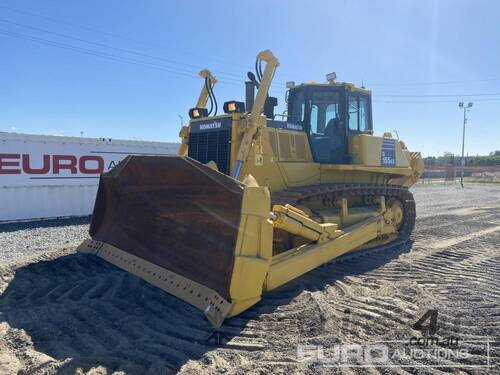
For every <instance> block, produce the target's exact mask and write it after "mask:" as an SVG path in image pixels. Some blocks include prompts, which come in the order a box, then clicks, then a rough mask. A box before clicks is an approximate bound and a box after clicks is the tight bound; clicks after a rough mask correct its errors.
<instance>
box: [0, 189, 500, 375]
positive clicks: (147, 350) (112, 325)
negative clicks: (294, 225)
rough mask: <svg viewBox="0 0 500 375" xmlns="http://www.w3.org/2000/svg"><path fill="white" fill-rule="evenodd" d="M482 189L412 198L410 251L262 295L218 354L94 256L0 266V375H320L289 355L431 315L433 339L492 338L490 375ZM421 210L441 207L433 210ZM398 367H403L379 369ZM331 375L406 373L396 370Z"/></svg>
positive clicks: (494, 280) (400, 334) (490, 253)
mask: <svg viewBox="0 0 500 375" xmlns="http://www.w3.org/2000/svg"><path fill="white" fill-rule="evenodd" d="M429 189H430V190H431V192H432V194H430V192H429ZM481 189H483V187H474V188H470V190H469V191H468V192H467V191H466V192H465V193H464V194H465V195H463V196H459V197H458V198H456V197H454V198H450V191H449V188H441V187H425V188H422V187H420V188H419V187H417V188H416V189H415V197H416V200H417V210H418V217H417V225H416V229H415V232H414V234H413V241H414V242H413V243H412V244H411V245H406V246H400V247H399V248H397V249H391V250H389V251H387V252H375V253H370V254H366V255H365V256H362V257H357V258H353V259H351V260H348V261H343V262H333V263H330V264H327V265H325V266H322V267H320V268H318V269H317V270H314V271H312V272H310V273H308V274H306V275H304V276H303V277H301V278H299V279H297V280H294V281H292V282H291V283H290V284H288V285H286V286H284V287H282V288H281V289H279V290H277V291H275V292H272V293H269V294H268V295H266V296H265V297H264V299H263V300H262V301H261V302H259V303H258V304H257V305H256V306H254V307H253V308H251V309H250V310H247V311H246V312H244V313H243V314H241V315H240V316H238V317H235V318H233V319H229V320H228V321H227V322H226V323H225V325H224V331H225V333H226V334H227V335H228V336H229V338H230V339H231V340H230V341H229V343H228V344H227V345H226V346H222V347H215V346H214V345H213V344H211V343H208V342H207V341H206V338H207V336H208V335H209V334H210V333H211V329H210V326H209V324H208V323H207V322H206V321H205V320H204V319H203V317H202V314H201V313H200V312H199V311H198V310H196V309H194V308H192V307H191V306H189V305H187V304H186V303H184V302H182V301H180V300H177V299H176V298H174V297H172V296H170V295H168V294H166V293H164V292H162V291H160V290H158V289H156V288H154V287H152V286H150V285H148V284H146V283H145V282H143V281H141V280H139V279H138V278H136V277H134V276H131V275H129V274H127V273H125V272H123V271H121V270H119V269H117V268H115V267H114V266H112V265H110V264H107V263H106V262H104V261H102V260H100V259H98V258H96V257H93V256H88V255H81V254H72V253H70V254H68V252H67V251H66V252H63V253H61V256H60V257H57V256H53V257H49V258H48V259H46V260H45V261H43V258H42V261H39V262H31V263H28V264H24V265H22V266H20V267H17V269H14V268H6V269H3V270H2V271H1V274H0V277H1V279H2V280H3V284H4V285H3V288H2V289H4V288H5V291H4V293H3V294H2V295H1V296H0V313H1V314H0V345H1V346H0V348H1V349H2V350H3V352H5V353H8V354H9V355H13V356H15V358H16V359H17V361H18V362H19V363H18V364H13V365H12V368H13V369H14V368H15V367H16V366H17V369H19V370H22V371H23V374H36V375H39V374H56V373H62V374H73V373H76V372H77V369H79V370H78V371H81V373H92V374H94V373H96V374H99V373H106V372H105V371H107V373H113V372H119V371H122V372H124V373H126V374H164V373H173V372H177V371H179V370H180V371H181V372H183V373H193V374H195V373H200V372H205V373H214V374H215V373H220V372H227V373H235V372H236V373H242V374H243V373H246V372H257V373H258V372H262V373H265V372H278V373H279V372H282V373H297V374H298V373H304V372H306V373H307V372H308V373H325V374H326V373H331V372H332V369H331V368H325V367H321V366H319V365H315V364H308V363H298V362H297V344H313V345H322V346H323V347H324V348H325V351H328V350H329V349H331V348H333V347H334V346H335V345H338V344H346V343H347V344H360V345H369V344H371V343H376V342H379V341H380V340H397V339H403V338H408V337H411V336H414V335H417V334H418V332H416V331H414V330H413V329H412V325H413V323H415V322H416V321H417V320H418V319H419V318H420V317H421V316H422V314H423V313H424V312H425V311H426V310H427V309H429V308H435V309H437V310H438V313H439V318H438V322H439V330H438V334H439V335H440V336H442V337H446V336H460V337H462V338H464V339H469V340H473V339H482V338H484V337H485V336H489V337H490V339H491V340H492V342H491V343H490V356H491V362H492V364H493V365H494V366H497V367H492V368H490V370H491V371H489V372H490V373H495V371H499V370H498V362H499V360H500V347H499V343H498V341H495V340H499V338H498V332H500V292H499V291H498V284H499V281H500V280H499V278H500V252H499V249H498V244H499V243H500V199H497V200H492V199H488V194H487V192H483V196H482V197H478V196H477V194H476V193H475V191H476V190H481ZM485 189H486V190H487V191H495V192H496V193H497V194H498V193H500V189H498V188H497V189H496V190H495V188H493V187H489V186H488V187H486V188H485ZM453 193H456V192H455V191H453ZM457 194H458V193H457ZM460 194H462V192H460ZM467 194H469V195H467ZM446 197H449V198H446ZM433 201H434V202H438V203H439V205H440V206H439V207H437V208H435V207H434V206H433V204H432V202H433ZM447 202H448V203H447ZM477 207H481V209H477ZM428 210H433V211H432V215H430V214H428V213H429V212H428ZM421 213H422V215H421ZM424 213H425V214H424ZM469 348H470V349H471V351H472V352H473V353H474V355H473V356H472V357H471V358H469V359H468V360H467V361H466V363H467V364H475V363H479V362H482V361H484V360H485V356H484V352H483V350H482V347H479V346H477V345H475V344H472V343H471V344H469ZM13 363H14V362H13ZM412 363H413V364H414V365H416V363H415V362H409V364H412ZM462 363H463V362H462ZM403 364H408V363H403V362H401V361H399V362H398V361H397V360H393V362H391V365H393V366H398V365H403ZM458 364H459V363H458V362H454V361H453V360H451V361H450V360H447V361H444V360H443V362H442V363H441V365H444V366H448V367H445V368H438V367H435V368H432V369H425V370H426V371H427V370H428V371H433V372H435V373H439V372H441V373H449V372H453V368H454V367H455V366H457V365H458ZM429 365H430V364H429ZM99 371H101V372H99ZM336 371H337V372H339V373H345V374H358V373H359V374H361V373H367V372H368V373H372V374H377V373H384V374H385V373H397V374H408V373H411V374H413V373H418V369H416V368H408V367H390V368H371V369H364V368H361V369H360V368H356V367H344V368H339V369H336ZM14 373H15V372H14ZM421 373H426V372H421Z"/></svg>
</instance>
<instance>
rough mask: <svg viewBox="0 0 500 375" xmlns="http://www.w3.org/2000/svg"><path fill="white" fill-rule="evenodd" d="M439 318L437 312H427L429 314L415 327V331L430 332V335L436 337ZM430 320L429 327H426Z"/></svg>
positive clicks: (423, 316)
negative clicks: (425, 324)
mask: <svg viewBox="0 0 500 375" xmlns="http://www.w3.org/2000/svg"><path fill="white" fill-rule="evenodd" d="M437 317H438V312H437V310H427V312H426V313H425V314H424V315H422V317H421V318H420V319H419V320H418V321H417V322H416V323H415V324H414V325H413V329H415V330H417V331H421V332H423V333H425V332H428V333H429V335H431V336H434V335H435V334H436V331H437ZM429 319H430V322H429V325H427V326H424V323H425V322H426V321H427V320H429Z"/></svg>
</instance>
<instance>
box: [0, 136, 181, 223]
mask: <svg viewBox="0 0 500 375" xmlns="http://www.w3.org/2000/svg"><path fill="white" fill-rule="evenodd" d="M178 148H179V144H178V143H163V142H143V141H124V140H114V139H107V138H106V139H104V138H78V137H59V136H45V135H30V134H16V133H2V132H0V222H5V221H18V220H37V219H48V218H56V217H65V216H82V215H90V214H91V213H92V209H93V207H94V200H95V195H96V192H97V186H98V184H99V175H100V174H101V173H102V172H107V171H109V170H110V169H111V168H113V167H114V166H115V165H117V164H118V163H119V162H120V161H121V160H123V159H124V158H125V157H126V156H127V155H175V154H176V153H177V150H178Z"/></svg>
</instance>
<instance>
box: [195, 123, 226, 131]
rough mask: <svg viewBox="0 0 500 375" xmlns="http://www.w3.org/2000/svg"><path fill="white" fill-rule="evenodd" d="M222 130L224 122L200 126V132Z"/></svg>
mask: <svg viewBox="0 0 500 375" xmlns="http://www.w3.org/2000/svg"><path fill="white" fill-rule="evenodd" d="M220 128H222V122H220V121H214V122H209V123H208V124H200V130H211V129H220Z"/></svg>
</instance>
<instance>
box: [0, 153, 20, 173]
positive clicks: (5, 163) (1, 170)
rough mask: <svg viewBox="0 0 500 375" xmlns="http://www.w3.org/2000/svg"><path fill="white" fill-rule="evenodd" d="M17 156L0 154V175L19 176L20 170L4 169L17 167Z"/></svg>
mask: <svg viewBox="0 0 500 375" xmlns="http://www.w3.org/2000/svg"><path fill="white" fill-rule="evenodd" d="M19 157H20V155H19V154H0V174H21V170H20V169H6V168H4V167H19ZM3 159H17V161H4V160H3Z"/></svg>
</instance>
